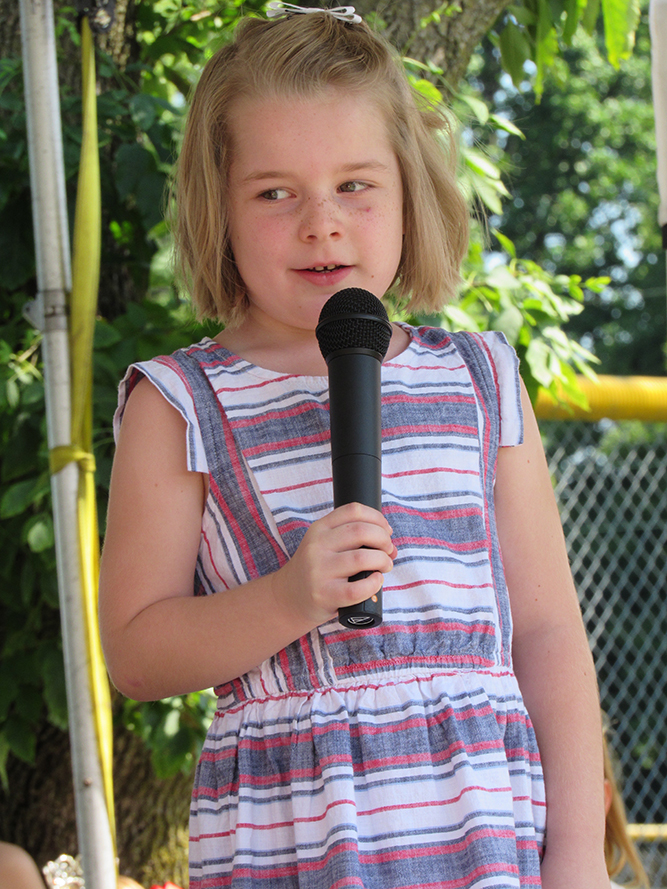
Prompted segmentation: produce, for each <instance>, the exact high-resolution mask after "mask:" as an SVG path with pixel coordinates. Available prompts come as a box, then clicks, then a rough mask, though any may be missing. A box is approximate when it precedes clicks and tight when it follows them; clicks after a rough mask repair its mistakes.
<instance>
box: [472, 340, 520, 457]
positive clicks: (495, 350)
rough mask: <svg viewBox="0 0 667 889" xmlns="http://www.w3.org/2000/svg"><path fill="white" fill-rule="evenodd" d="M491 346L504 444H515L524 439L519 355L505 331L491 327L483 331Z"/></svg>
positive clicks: (490, 358) (501, 435)
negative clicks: (508, 340) (501, 331)
mask: <svg viewBox="0 0 667 889" xmlns="http://www.w3.org/2000/svg"><path fill="white" fill-rule="evenodd" d="M481 336H482V339H483V341H484V344H485V346H486V348H487V355H488V358H489V361H490V363H491V366H492V369H493V374H494V379H495V381H496V389H497V392H498V407H499V409H500V441H499V444H500V447H502V448H506V447H514V446H515V445H520V444H522V442H523V409H522V407H521V382H520V376H519V359H518V356H517V354H516V352H515V351H514V349H513V348H512V346H510V344H509V343H508V342H507V338H506V337H505V334H504V333H500V332H499V331H495V330H490V331H486V332H485V333H483V334H481Z"/></svg>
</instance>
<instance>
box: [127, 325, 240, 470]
mask: <svg viewBox="0 0 667 889" xmlns="http://www.w3.org/2000/svg"><path fill="white" fill-rule="evenodd" d="M220 351H221V347H220V346H219V345H218V344H217V343H216V342H215V341H214V340H212V339H210V338H209V337H205V338H204V339H202V340H200V341H199V342H197V343H193V344H192V345H189V346H185V347H183V348H181V349H177V350H176V351H175V352H172V353H171V355H156V356H155V357H154V358H149V359H147V360H145V361H136V362H134V363H132V364H131V365H130V366H129V367H128V368H127V371H126V372H125V375H124V376H123V379H122V380H121V381H120V384H119V387H118V405H117V407H116V411H115V413H114V417H113V431H114V437H115V439H116V441H117V440H118V435H119V432H120V427H121V423H122V421H123V416H124V414H125V409H126V407H127V403H128V400H129V398H130V396H131V395H132V392H133V391H134V389H135V388H136V387H137V385H138V384H139V383H140V382H141V381H142V380H144V379H146V380H147V381H148V382H150V383H151V384H152V386H153V387H154V388H155V389H156V390H157V391H158V392H159V393H160V394H161V395H162V397H163V398H164V399H165V400H166V401H167V402H168V403H169V404H170V405H171V406H172V407H173V408H175V409H176V410H177V411H178V413H179V414H180V415H181V416H182V417H183V419H184V420H185V422H186V425H187V430H188V468H189V469H193V470H195V471H205V467H206V460H205V457H204V449H203V445H202V443H201V436H200V434H199V431H198V424H197V418H196V414H197V411H196V407H195V402H196V397H197V388H201V387H202V385H204V386H205V387H206V388H207V384H206V381H205V374H206V371H205V368H206V367H207V366H210V367H214V366H215V365H216V364H217V363H219V362H220V360H221V359H222V360H223V361H224V359H225V358H226V357H227V356H226V355H225V356H220V355H216V353H219V352H220ZM198 378H199V379H198Z"/></svg>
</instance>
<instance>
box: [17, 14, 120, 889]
mask: <svg viewBox="0 0 667 889" xmlns="http://www.w3.org/2000/svg"><path fill="white" fill-rule="evenodd" d="M21 39H22V47H23V70H24V82H25V100H26V114H27V121H28V145H29V158H30V184H31V191H32V214H33V229H34V233H35V253H36V260H37V287H38V295H37V306H36V311H34V312H33V317H35V318H37V319H39V322H40V326H41V329H42V331H43V334H44V336H43V344H42V350H43V359H44V384H45V393H46V416H47V435H48V445H49V448H54V447H58V446H67V445H70V444H71V390H70V355H69V341H68V324H67V292H68V291H69V290H70V289H71V270H70V269H71V267H70V258H69V257H70V248H69V236H68V227H67V205H66V201H65V181H64V179H65V177H64V166H63V149H62V131H61V124H60V99H59V93H58V72H57V64H56V51H55V34H54V17H53V6H52V3H51V0H21ZM78 487H79V469H78V466H77V464H76V463H69V464H67V465H66V466H65V467H64V468H63V469H62V470H60V471H59V472H57V473H54V474H53V475H52V476H51V491H52V497H53V512H54V526H55V539H56V559H57V567H58V592H59V598H60V612H61V621H62V628H63V650H64V656H65V677H66V681H67V706H68V713H69V733H70V743H71V749H72V771H73V780H74V798H75V804H76V821H77V833H78V840H79V853H80V855H81V863H82V867H83V872H84V879H85V884H86V889H116V863H115V853H114V844H113V839H112V836H111V829H110V825H109V816H108V813H107V808H106V801H105V796H104V786H103V780H102V770H101V766H100V761H99V755H98V747H97V741H96V737H95V723H94V719H93V712H92V697H91V691H90V680H89V669H88V651H87V646H86V637H85V632H84V622H83V611H82V606H81V577H80V565H79V543H78V537H77V524H78V517H77V497H78Z"/></svg>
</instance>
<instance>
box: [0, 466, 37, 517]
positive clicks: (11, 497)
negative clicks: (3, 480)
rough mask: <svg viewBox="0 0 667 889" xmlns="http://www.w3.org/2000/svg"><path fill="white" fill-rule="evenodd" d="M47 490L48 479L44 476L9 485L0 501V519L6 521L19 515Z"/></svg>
mask: <svg viewBox="0 0 667 889" xmlns="http://www.w3.org/2000/svg"><path fill="white" fill-rule="evenodd" d="M48 490H49V482H48V478H47V477H46V476H44V475H40V476H38V477H37V478H32V479H27V480H26V481H22V482H16V484H13V485H10V487H9V488H7V490H6V491H5V493H4V494H3V496H2V500H0V518H2V519H8V518H10V517H11V516H15V515H20V514H21V513H22V512H25V510H26V509H28V507H29V506H32V504H33V503H36V502H37V501H38V500H41V498H42V497H44V495H45V494H46V493H47V492H48Z"/></svg>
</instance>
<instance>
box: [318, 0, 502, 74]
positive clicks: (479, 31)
mask: <svg viewBox="0 0 667 889" xmlns="http://www.w3.org/2000/svg"><path fill="white" fill-rule="evenodd" d="M318 5H320V6H327V5H329V4H328V3H326V2H322V3H319V4H318ZM507 6H509V0H449V3H448V4H447V5H446V6H445V8H444V9H442V6H441V4H440V2H438V0H399V2H395V0H385V3H384V4H378V3H377V2H375V0H355V8H356V10H357V12H358V13H359V14H360V15H362V16H363V17H364V18H365V19H372V17H373V15H375V14H376V15H377V16H378V17H379V19H380V20H381V21H383V22H384V23H385V24H386V30H385V32H384V33H385V35H386V37H387V38H388V39H389V40H390V42H391V43H392V44H393V45H394V46H395V47H396V48H397V49H398V50H399V51H400V52H401V53H403V54H405V55H408V56H411V57H412V58H415V59H418V60H420V61H422V62H429V61H430V62H433V63H434V64H435V65H437V66H438V67H439V68H442V70H443V71H444V77H445V81H446V82H447V84H448V85H449V87H450V89H452V90H455V89H456V87H457V85H458V83H459V81H460V80H461V79H462V77H463V76H464V75H465V72H466V69H467V67H468V63H469V61H470V57H471V55H472V53H473V51H474V49H475V47H476V46H477V45H478V44H479V43H480V41H481V39H482V37H483V36H484V35H485V34H486V33H487V32H488V30H489V29H490V28H491V27H492V25H493V24H494V22H495V21H496V19H497V18H498V16H499V15H500V14H501V12H503V10H504V9H505V8H506V7H507ZM436 10H442V11H441V12H440V15H439V21H431V22H430V23H429V24H428V25H427V26H426V27H425V28H421V27H420V22H421V21H422V20H423V19H425V18H428V16H430V15H431V13H433V12H434V11H436Z"/></svg>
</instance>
